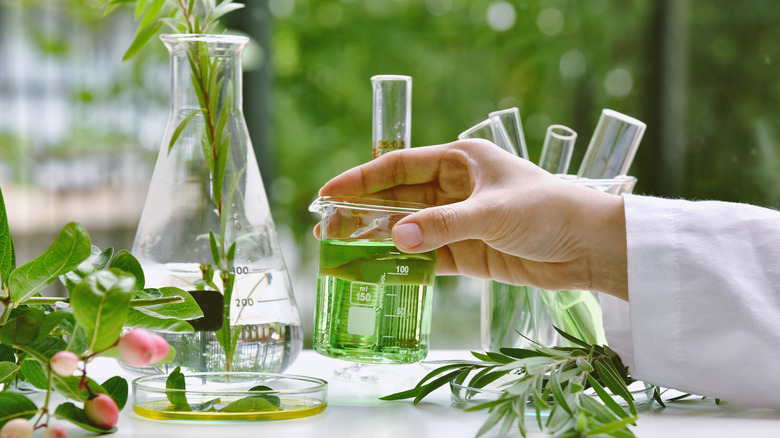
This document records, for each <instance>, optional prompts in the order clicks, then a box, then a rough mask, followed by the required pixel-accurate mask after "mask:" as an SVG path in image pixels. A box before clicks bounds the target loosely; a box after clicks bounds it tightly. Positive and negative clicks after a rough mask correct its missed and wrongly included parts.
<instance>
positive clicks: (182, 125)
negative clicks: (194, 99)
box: [168, 110, 200, 152]
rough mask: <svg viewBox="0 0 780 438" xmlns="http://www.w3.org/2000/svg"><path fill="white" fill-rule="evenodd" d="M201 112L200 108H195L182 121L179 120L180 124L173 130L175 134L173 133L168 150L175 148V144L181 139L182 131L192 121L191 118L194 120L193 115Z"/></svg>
mask: <svg viewBox="0 0 780 438" xmlns="http://www.w3.org/2000/svg"><path fill="white" fill-rule="evenodd" d="M198 114H200V110H195V111H193V112H191V113H189V114H188V115H187V117H185V118H184V119H182V121H181V122H179V125H178V126H177V127H176V129H175V130H174V131H173V134H172V135H171V141H170V142H169V143H168V152H170V151H171V149H173V145H174V144H176V140H178V139H179V136H180V135H181V133H182V131H184V128H186V127H187V125H188V124H189V123H190V120H192V118H193V117H195V116H196V115H198Z"/></svg>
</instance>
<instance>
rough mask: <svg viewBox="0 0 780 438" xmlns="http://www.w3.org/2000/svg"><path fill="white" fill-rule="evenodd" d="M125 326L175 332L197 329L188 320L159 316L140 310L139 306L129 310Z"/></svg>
mask: <svg viewBox="0 0 780 438" xmlns="http://www.w3.org/2000/svg"><path fill="white" fill-rule="evenodd" d="M125 326H126V327H134V328H142V329H150V330H160V331H168V332H175V333H192V332H194V331H195V330H194V329H193V328H192V325H190V324H189V323H187V321H182V320H179V319H175V318H157V317H154V316H150V315H147V314H145V313H142V312H140V311H139V310H138V308H131V309H129V310H128V311H127V320H126V321H125Z"/></svg>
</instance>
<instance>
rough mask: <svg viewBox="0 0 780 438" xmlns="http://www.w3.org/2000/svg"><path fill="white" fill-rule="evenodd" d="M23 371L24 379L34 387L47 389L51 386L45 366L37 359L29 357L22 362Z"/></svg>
mask: <svg viewBox="0 0 780 438" xmlns="http://www.w3.org/2000/svg"><path fill="white" fill-rule="evenodd" d="M21 373H22V376H23V377H24V380H26V381H28V382H29V383H30V384H32V385H33V386H34V387H36V388H38V389H47V388H48V387H49V379H48V378H47V377H46V371H44V369H43V366H41V364H40V363H39V362H38V361H37V360H33V359H27V360H25V361H24V362H22V366H21Z"/></svg>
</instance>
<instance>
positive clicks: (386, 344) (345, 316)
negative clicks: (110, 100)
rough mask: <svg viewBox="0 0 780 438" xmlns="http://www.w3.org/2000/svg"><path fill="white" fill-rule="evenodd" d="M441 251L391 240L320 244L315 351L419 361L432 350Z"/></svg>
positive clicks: (372, 359) (368, 360)
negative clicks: (410, 248) (405, 248)
mask: <svg viewBox="0 0 780 438" xmlns="http://www.w3.org/2000/svg"><path fill="white" fill-rule="evenodd" d="M435 269H436V251H430V252H426V253H422V254H406V253H402V252H401V251H399V250H398V249H397V248H396V247H395V246H394V245H393V243H392V242H390V241H379V242H378V241H354V240H350V241H345V240H329V239H323V240H321V241H320V270H319V279H318V282H317V308H316V314H315V321H314V342H313V344H314V350H315V351H317V352H318V353H320V354H323V355H325V356H329V357H335V358H339V359H344V360H349V361H353V362H365V363H399V364H400V363H414V362H419V361H420V360H422V359H423V358H425V355H426V354H427V352H428V334H429V332H430V322H431V305H432V301H433V284H434V278H435Z"/></svg>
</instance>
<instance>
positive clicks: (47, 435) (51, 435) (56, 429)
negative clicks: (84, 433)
mask: <svg viewBox="0 0 780 438" xmlns="http://www.w3.org/2000/svg"><path fill="white" fill-rule="evenodd" d="M69 437H70V433H68V429H66V428H65V426H63V425H61V424H51V425H49V426H47V427H46V432H44V433H43V438H69Z"/></svg>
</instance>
